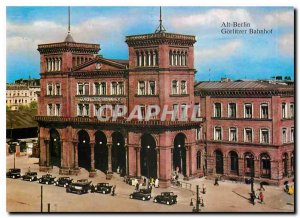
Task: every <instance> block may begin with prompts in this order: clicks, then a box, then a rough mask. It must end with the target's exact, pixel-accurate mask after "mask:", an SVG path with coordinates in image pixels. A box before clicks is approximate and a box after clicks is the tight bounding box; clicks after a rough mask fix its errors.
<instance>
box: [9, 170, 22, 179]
mask: <svg viewBox="0 0 300 218" xmlns="http://www.w3.org/2000/svg"><path fill="white" fill-rule="evenodd" d="M6 177H8V178H13V179H16V178H20V177H21V169H19V168H12V169H9V170H8V172H7V173H6Z"/></svg>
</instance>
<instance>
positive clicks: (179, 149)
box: [173, 133, 186, 176]
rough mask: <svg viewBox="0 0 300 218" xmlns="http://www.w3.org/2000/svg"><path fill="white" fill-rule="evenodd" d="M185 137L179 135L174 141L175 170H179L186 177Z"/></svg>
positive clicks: (181, 134)
mask: <svg viewBox="0 0 300 218" xmlns="http://www.w3.org/2000/svg"><path fill="white" fill-rule="evenodd" d="M185 139H186V137H185V135H184V134H183V133H178V134H177V135H176V137H175V139H174V148H173V169H175V170H177V169H178V170H179V173H182V174H183V175H184V176H186V150H185Z"/></svg>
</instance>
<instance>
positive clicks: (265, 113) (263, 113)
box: [260, 104, 269, 119]
mask: <svg viewBox="0 0 300 218" xmlns="http://www.w3.org/2000/svg"><path fill="white" fill-rule="evenodd" d="M268 117H269V108H268V104H261V105H260V118H261V119H268Z"/></svg>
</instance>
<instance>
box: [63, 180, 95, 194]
mask: <svg viewBox="0 0 300 218" xmlns="http://www.w3.org/2000/svg"><path fill="white" fill-rule="evenodd" d="M91 183H92V182H89V181H88V180H87V179H80V180H77V182H72V183H71V184H70V185H68V186H67V188H66V192H71V193H76V194H80V195H81V194H84V193H88V192H89V191H90V190H91Z"/></svg>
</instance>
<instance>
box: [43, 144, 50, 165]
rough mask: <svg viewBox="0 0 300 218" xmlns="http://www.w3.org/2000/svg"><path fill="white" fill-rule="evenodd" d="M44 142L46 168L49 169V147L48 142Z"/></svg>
mask: <svg viewBox="0 0 300 218" xmlns="http://www.w3.org/2000/svg"><path fill="white" fill-rule="evenodd" d="M44 142H45V145H46V166H47V167H49V166H50V146H49V143H50V141H49V140H48V139H45V140H44Z"/></svg>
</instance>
